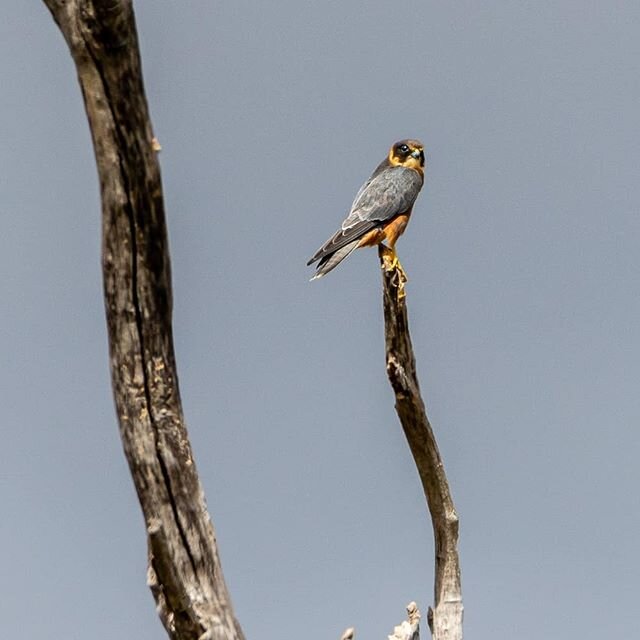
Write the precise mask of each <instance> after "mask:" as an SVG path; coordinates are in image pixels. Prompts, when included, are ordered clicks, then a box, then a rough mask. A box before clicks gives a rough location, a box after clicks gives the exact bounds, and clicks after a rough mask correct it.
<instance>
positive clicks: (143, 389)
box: [44, 0, 243, 640]
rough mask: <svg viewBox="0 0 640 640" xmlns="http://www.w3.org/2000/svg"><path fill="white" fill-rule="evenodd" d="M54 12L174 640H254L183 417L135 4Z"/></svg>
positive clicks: (118, 389)
mask: <svg viewBox="0 0 640 640" xmlns="http://www.w3.org/2000/svg"><path fill="white" fill-rule="evenodd" d="M44 1H45V4H46V5H47V7H48V8H49V10H50V11H51V13H52V15H53V18H54V20H55V21H56V23H57V24H58V26H59V27H60V30H61V31H62V34H63V35H64V37H65V40H66V41H67V44H68V46H69V49H70V51H71V55H72V57H73V60H74V62H75V65H76V70H77V74H78V79H79V81H80V86H81V89H82V94H83V97H84V102H85V108H86V112H87V116H88V119H89V126H90V128H91V135H92V138H93V146H94V151H95V157H96V163H97V166H98V174H99V178H100V190H101V197H102V232H103V240H102V263H103V275H104V297H105V309H106V316H107V325H108V333H109V351H110V362H111V379H112V385H113V393H114V397H115V404H116V410H117V413H118V420H119V424H120V434H121V437H122V442H123V446H124V451H125V455H126V457H127V461H128V463H129V468H130V470H131V474H132V476H133V481H134V484H135V487H136V491H137V493H138V498H139V500H140V504H141V506H142V511H143V514H144V519H145V524H146V529H147V536H148V546H149V571H148V580H149V585H150V587H151V590H152V592H153V595H154V597H155V600H156V604H157V609H158V613H159V615H160V618H161V620H162V622H163V624H164V626H165V628H166V629H167V632H168V633H169V636H170V637H171V638H174V639H176V640H187V639H188V640H197V639H200V640H242V639H243V635H242V631H241V629H240V625H239V624H238V622H237V620H236V619H235V617H234V614H233V610H232V607H231V600H230V598H229V594H228V591H227V587H226V585H225V582H224V577H223V575H222V570H221V566H220V559H219V557H218V551H217V547H216V540H215V534H214V531H213V526H212V523H211V520H210V517H209V514H208V512H207V508H206V504H205V499H204V493H203V490H202V486H201V484H200V481H199V479H198V475H197V472H196V467H195V463H194V460H193V455H192V452H191V445H190V443H189V439H188V435H187V430H186V426H185V423H184V418H183V413H182V405H181V401H180V393H179V389H178V377H177V372H176V363H175V358H174V350H173V337H172V326H171V313H172V301H171V269H170V262H169V248H168V242H167V230H166V225H165V214H164V203H163V197H162V184H161V180H160V168H159V165H158V160H157V156H156V151H157V149H158V145H157V141H154V137H153V132H152V128H151V122H150V119H149V112H148V108H147V102H146V97H145V93H144V86H143V80H142V69H141V63H140V54H139V49H138V38H137V33H136V25H135V18H134V14H133V7H132V3H131V0H44Z"/></svg>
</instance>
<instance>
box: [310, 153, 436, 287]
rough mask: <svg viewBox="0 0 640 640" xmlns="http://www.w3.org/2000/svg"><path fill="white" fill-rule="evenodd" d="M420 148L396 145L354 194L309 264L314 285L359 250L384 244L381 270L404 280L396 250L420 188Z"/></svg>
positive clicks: (421, 175)
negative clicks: (337, 225) (346, 211)
mask: <svg viewBox="0 0 640 640" xmlns="http://www.w3.org/2000/svg"><path fill="white" fill-rule="evenodd" d="M424 164H425V161H424V146H423V145H422V143H421V142H419V141H418V140H400V142H396V143H395V144H394V145H393V146H392V147H391V149H390V150H389V153H388V155H387V157H386V158H385V159H384V160H383V161H382V162H381V163H380V164H379V165H378V166H377V168H376V170H375V171H374V172H373V173H372V174H371V177H370V178H369V179H368V180H367V181H366V182H365V183H364V184H363V185H362V187H361V188H360V191H358V194H357V195H356V198H355V200H354V201H353V204H352V205H351V211H349V215H348V216H347V217H346V218H345V220H344V222H343V223H342V225H341V227H340V229H338V230H337V231H336V232H335V233H334V234H333V235H332V236H331V237H330V238H329V239H328V240H327V241H326V242H325V243H324V244H323V245H322V246H321V247H320V248H319V249H318V251H316V253H315V254H314V255H313V257H312V258H311V259H310V260H309V262H307V265H311V264H313V263H314V262H317V263H318V264H317V266H316V273H315V275H314V276H313V278H311V280H316V279H318V278H321V277H322V276H324V275H326V274H327V273H329V271H331V270H332V269H335V268H336V267H337V266H338V265H339V264H340V263H341V262H342V261H343V260H344V259H345V258H346V257H347V256H348V255H349V254H350V253H351V252H352V251H354V250H355V249H357V248H358V247H372V246H375V245H382V247H383V252H384V253H383V257H384V259H385V268H388V269H393V268H398V269H399V271H400V273H401V274H402V277H403V278H404V279H405V280H406V277H405V276H404V272H403V270H402V267H401V265H400V262H399V260H398V256H397V254H396V250H395V245H396V242H397V240H398V238H399V237H400V236H401V235H402V234H403V233H404V230H405V229H406V227H407V224H408V222H409V217H410V216H411V211H412V209H413V205H414V203H415V201H416V198H417V197H418V194H419V193H420V189H422V185H423V183H424Z"/></svg>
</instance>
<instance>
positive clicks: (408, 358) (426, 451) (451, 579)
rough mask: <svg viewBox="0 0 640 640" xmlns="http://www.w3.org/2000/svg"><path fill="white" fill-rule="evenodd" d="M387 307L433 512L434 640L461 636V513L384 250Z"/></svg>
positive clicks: (396, 377) (397, 375)
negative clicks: (439, 446) (455, 502)
mask: <svg viewBox="0 0 640 640" xmlns="http://www.w3.org/2000/svg"><path fill="white" fill-rule="evenodd" d="M379 255H380V263H381V266H382V287H383V307H384V324H385V349H386V365H387V375H388V377H389V382H390V383H391V387H392V388H393V392H394V394H395V399H396V411H397V413H398V417H399V418H400V422H401V424H402V428H403V430H404V434H405V436H406V438H407V442H408V443H409V448H410V449H411V453H412V454H413V459H414V460H415V463H416V467H417V469H418V474H419V476H420V480H421V482H422V488H423V490H424V494H425V497H426V499H427V506H428V508H429V512H430V514H431V521H432V524H433V533H434V541H435V588H434V598H435V602H434V606H433V608H432V609H430V610H429V615H428V622H429V627H430V629H431V632H432V635H433V638H434V640H462V615H463V606H462V590H461V584H460V563H459V558H458V515H457V514H456V510H455V507H454V505H453V500H452V498H451V492H450V490H449V483H448V481H447V477H446V475H445V471H444V466H443V464H442V460H441V458H440V452H439V451H438V445H437V443H436V439H435V436H434V433H433V430H432V428H431V425H430V423H429V419H428V418H427V412H426V410H425V406H424V402H423V400H422V395H421V393H420V385H419V384H418V377H417V373H416V361H415V356H414V353H413V346H412V344H411V336H410V334H409V318H408V315H407V305H406V298H405V297H404V294H403V292H402V288H401V286H400V287H399V286H398V283H402V280H403V279H402V273H401V272H400V271H399V270H398V268H394V269H386V268H385V265H386V262H385V260H384V258H383V256H384V254H383V251H382V250H380V252H379Z"/></svg>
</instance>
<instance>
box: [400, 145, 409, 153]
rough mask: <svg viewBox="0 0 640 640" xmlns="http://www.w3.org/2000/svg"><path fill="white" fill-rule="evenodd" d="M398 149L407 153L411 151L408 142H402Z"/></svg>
mask: <svg viewBox="0 0 640 640" xmlns="http://www.w3.org/2000/svg"><path fill="white" fill-rule="evenodd" d="M398 151H400V153H407V152H408V151H409V147H408V146H407V145H406V144H401V145H400V146H399V147H398Z"/></svg>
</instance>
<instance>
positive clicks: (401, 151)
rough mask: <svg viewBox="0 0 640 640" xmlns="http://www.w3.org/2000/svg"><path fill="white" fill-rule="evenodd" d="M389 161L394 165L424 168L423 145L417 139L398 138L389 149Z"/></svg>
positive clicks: (417, 168)
mask: <svg viewBox="0 0 640 640" xmlns="http://www.w3.org/2000/svg"><path fill="white" fill-rule="evenodd" d="M389 163H390V164H391V165H393V166H394V167H407V169H416V170H418V171H420V172H422V171H423V170H424V146H423V144H422V142H420V141H419V140H400V142H396V143H395V144H394V145H393V146H392V147H391V149H390V150H389Z"/></svg>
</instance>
